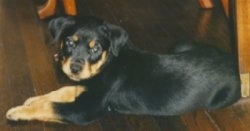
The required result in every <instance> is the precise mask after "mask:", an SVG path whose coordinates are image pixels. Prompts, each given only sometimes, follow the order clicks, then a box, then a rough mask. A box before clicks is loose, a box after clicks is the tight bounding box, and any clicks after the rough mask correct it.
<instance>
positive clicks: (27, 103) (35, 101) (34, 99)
mask: <svg viewBox="0 0 250 131" xmlns="http://www.w3.org/2000/svg"><path fill="white" fill-rule="evenodd" d="M42 101H45V100H43V99H41V97H40V96H36V97H30V98H29V99H27V100H26V101H25V102H24V103H23V105H24V106H31V105H34V104H39V103H40V104H41V103H42Z"/></svg>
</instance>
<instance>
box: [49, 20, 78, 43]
mask: <svg viewBox="0 0 250 131" xmlns="http://www.w3.org/2000/svg"><path fill="white" fill-rule="evenodd" d="M74 24H75V21H74V20H73V18H71V17H58V18H54V19H52V20H51V21H50V22H49V29H50V32H51V34H52V37H53V41H54V42H58V41H59V40H60V38H61V37H62V35H63V32H64V31H65V30H66V29H67V28H69V27H71V26H73V25H74Z"/></svg>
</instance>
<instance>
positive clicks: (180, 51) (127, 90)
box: [6, 17, 240, 125]
mask: <svg viewBox="0 0 250 131" xmlns="http://www.w3.org/2000/svg"><path fill="white" fill-rule="evenodd" d="M50 29H51V31H52V34H53V35H54V38H55V40H57V41H59V42H60V43H61V46H60V47H61V48H60V51H59V53H58V54H57V55H56V56H57V59H58V60H59V62H60V64H61V67H62V70H63V71H64V73H65V74H66V75H67V76H68V77H69V78H70V79H72V80H74V81H78V82H79V85H77V86H67V87H62V88H60V89H59V90H57V91H54V92H51V93H48V94H45V95H43V96H37V97H32V98H30V99H28V100H27V101H26V102H25V103H24V104H23V105H21V106H18V107H15V108H12V109H10V110H9V111H8V112H7V115H6V116H7V119H9V120H13V121H18V120H40V121H50V122H63V123H64V122H66V123H75V124H82V125H85V124H88V123H90V122H93V121H95V120H98V119H99V118H101V117H102V116H103V115H106V114H110V113H122V114H136V115H140V114H143V115H145V114H147V115H166V116H167V115H179V114H183V113H186V112H190V111H194V110H197V109H209V110H211V109H218V108H222V107H225V106H228V105H230V104H233V103H234V102H236V101H237V100H238V99H239V98H240V79H239V74H238V69H237V64H236V63H237V62H236V60H235V59H234V57H233V56H232V55H230V54H227V53H224V52H222V51H219V50H217V49H214V48H211V47H206V46H202V45H198V44H197V45H191V44H190V45H189V44H183V45H178V46H176V47H175V48H174V49H173V51H172V53H170V54H166V55H158V54H150V53H147V52H144V51H140V50H138V49H135V48H134V47H133V46H131V45H130V40H129V38H128V35H127V33H126V31H125V30H123V29H122V28H121V27H118V26H115V25H112V24H109V23H105V22H102V21H99V20H94V21H88V20H87V21H86V20H84V19H81V18H73V17H60V18H56V19H53V20H52V21H51V22H50Z"/></svg>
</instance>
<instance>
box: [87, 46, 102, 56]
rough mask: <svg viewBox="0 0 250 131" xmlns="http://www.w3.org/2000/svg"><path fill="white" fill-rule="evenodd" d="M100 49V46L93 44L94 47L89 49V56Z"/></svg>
mask: <svg viewBox="0 0 250 131" xmlns="http://www.w3.org/2000/svg"><path fill="white" fill-rule="evenodd" d="M101 49H102V47H101V45H100V44H95V46H94V47H92V48H90V49H89V52H90V53H91V54H95V53H97V52H98V51H100V50H101Z"/></svg>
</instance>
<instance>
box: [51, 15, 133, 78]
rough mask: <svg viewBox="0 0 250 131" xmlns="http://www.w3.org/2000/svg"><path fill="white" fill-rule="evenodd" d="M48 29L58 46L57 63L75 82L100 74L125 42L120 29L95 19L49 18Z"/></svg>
mask: <svg viewBox="0 0 250 131" xmlns="http://www.w3.org/2000/svg"><path fill="white" fill-rule="evenodd" d="M49 28H50V30H51V33H52V36H53V37H54V40H55V41H57V42H58V43H60V50H59V53H58V54H57V55H56V57H57V60H58V61H59V62H60V63H61V66H62V70H63V72H64V73H65V74H66V75H67V76H68V77H69V78H70V79H72V80H75V81H80V80H84V79H88V78H91V77H93V76H95V75H96V74H98V73H100V72H101V70H102V69H103V67H104V66H105V65H106V64H107V63H108V61H110V59H111V58H113V57H117V56H118V55H119V51H120V49H121V48H122V47H123V46H124V45H125V44H126V42H127V39H128V36H127V33H126V31H125V30H123V29H122V28H121V27H118V26H116V25H112V24H109V23H105V22H102V21H97V20H94V21H93V20H87V22H86V20H84V19H77V18H73V17H60V18H55V19H52V20H51V21H50V23H49Z"/></svg>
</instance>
